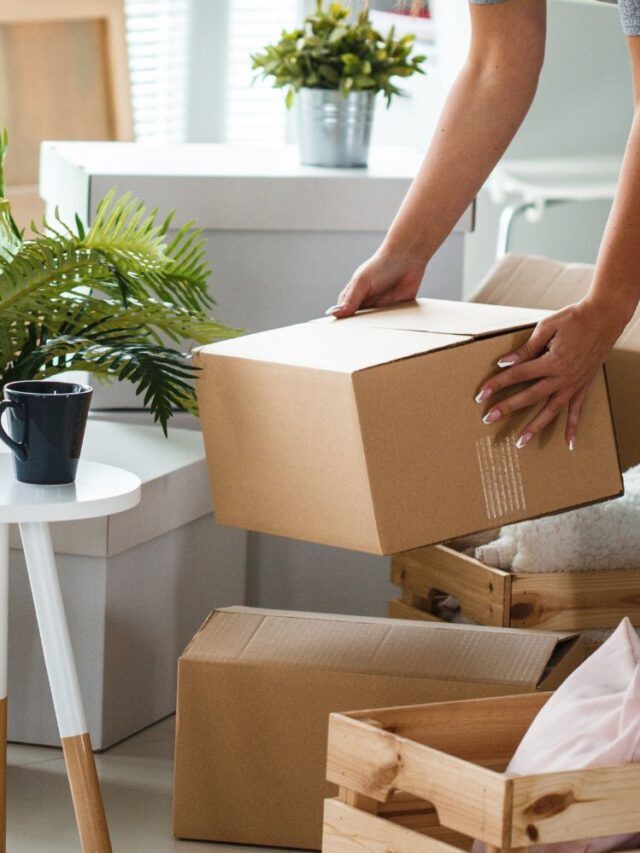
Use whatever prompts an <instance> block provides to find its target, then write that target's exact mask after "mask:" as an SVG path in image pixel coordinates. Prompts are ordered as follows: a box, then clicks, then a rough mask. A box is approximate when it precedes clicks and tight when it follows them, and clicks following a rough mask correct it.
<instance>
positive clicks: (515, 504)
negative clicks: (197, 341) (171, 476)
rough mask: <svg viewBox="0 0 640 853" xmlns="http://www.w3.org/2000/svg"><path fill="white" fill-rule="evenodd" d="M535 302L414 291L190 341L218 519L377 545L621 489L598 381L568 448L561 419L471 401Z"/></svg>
mask: <svg viewBox="0 0 640 853" xmlns="http://www.w3.org/2000/svg"><path fill="white" fill-rule="evenodd" d="M545 315H546V312H543V311H538V310H532V309H523V308H508V307H505V306H491V305H481V304H469V303H461V302H449V301H446V300H431V299H425V300H417V301H415V302H411V303H404V304H402V305H398V306H395V307H393V308H389V309H384V310H378V311H369V312H365V313H362V314H359V315H357V316H355V317H353V318H350V319H347V320H340V321H336V320H334V319H333V318H327V320H326V321H316V322H311V323H303V324H299V325H296V326H289V327H286V328H283V329H276V330H273V331H270V332H262V333H259V334H256V335H247V336H245V337H242V338H236V339H234V340H231V341H224V342H220V343H216V344H212V345H209V346H206V347H203V348H201V349H200V350H199V352H198V355H197V363H198V365H199V366H200V367H201V368H202V372H201V374H200V377H199V380H198V399H199V402H200V411H201V419H202V426H203V432H204V437H205V447H206V451H207V459H208V464H209V471H210V477H211V482H212V487H213V497H214V506H215V509H216V516H217V518H218V521H219V522H221V523H222V524H229V525H232V526H236V527H243V528H247V529H249V530H257V531H260V532H263V533H274V534H278V535H282V536H289V537H292V538H294V539H303V540H309V541H313V542H320V543H323V544H326V545H336V546H339V547H343V548H352V549H356V550H359V551H365V552H369V553H376V554H391V553H396V552H398V551H405V550H408V549H410V548H415V547H419V546H422V545H426V544H432V543H435V542H441V541H443V540H447V539H451V538H454V537H456V536H461V535H463V534H467V533H471V532H475V531H479V530H485V529H488V528H492V527H496V526H498V525H501V524H510V523H512V522H514V521H519V520H521V519H524V518H531V517H533V516H538V515H543V514H545V513H549V512H553V511H556V510H561V509H567V508H568V507H571V506H576V505H579V504H585V503H589V502H592V501H596V500H599V499H602V498H607V497H611V496H614V495H617V494H619V493H620V492H621V488H622V484H621V476H620V470H619V466H618V460H617V451H616V445H615V437H614V433H613V427H612V423H611V415H610V407H609V402H608V397H607V389H606V383H605V379H604V375H603V373H600V374H599V375H598V376H597V378H596V380H595V382H594V384H593V387H592V389H591V391H590V393H589V396H588V398H587V401H586V404H585V408H584V412H583V416H582V425H581V431H580V443H579V447H578V449H577V450H576V451H575V452H573V453H571V452H570V451H569V450H568V449H567V445H566V443H565V439H564V424H563V423H561V422H560V420H558V421H556V422H555V423H554V424H552V425H551V426H549V427H548V428H547V429H546V430H545V431H544V434H543V435H542V436H541V437H539V438H537V439H535V440H534V441H533V442H532V443H531V444H530V445H529V446H528V447H527V448H526V449H523V450H522V451H518V450H516V448H515V438H516V436H517V435H518V433H519V431H520V430H521V429H522V428H523V427H524V425H525V424H526V423H527V421H528V419H530V418H531V411H525V412H521V413H518V414H517V415H516V416H513V417H511V418H508V419H507V420H506V421H505V422H500V421H498V423H496V424H493V425H490V426H487V425H485V424H483V423H482V421H481V415H482V413H483V410H484V409H486V408H487V407H486V406H485V407H482V406H479V405H478V404H477V403H476V402H475V401H474V397H475V395H476V394H477V391H478V388H479V387H480V385H481V383H482V381H483V380H484V379H485V378H486V377H487V376H489V375H490V374H491V373H492V372H494V371H496V370H497V367H496V362H497V361H498V359H499V358H500V357H501V356H502V355H504V354H506V353H508V352H511V351H512V350H513V349H514V348H516V347H517V346H519V345H520V344H521V343H523V342H524V340H525V339H526V338H527V336H528V335H529V334H530V330H531V328H532V327H533V326H534V325H535V323H536V322H537V321H538V320H539V319H540V318H541V317H543V316H545Z"/></svg>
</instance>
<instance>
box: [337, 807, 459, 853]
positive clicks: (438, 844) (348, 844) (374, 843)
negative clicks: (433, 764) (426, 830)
mask: <svg viewBox="0 0 640 853" xmlns="http://www.w3.org/2000/svg"><path fill="white" fill-rule="evenodd" d="M460 849H461V848H459V847H457V846H454V845H452V844H448V843H446V842H445V841H442V840H439V839H437V838H434V837H432V836H428V835H423V834H421V833H417V832H415V831H414V830H411V829H407V828H406V827H403V826H400V825H399V824H397V823H394V822H392V821H390V820H385V819H383V818H379V817H376V816H375V815H372V814H369V813H368V812H363V811H359V810H358V809H355V808H353V807H352V806H348V805H346V804H345V803H342V802H340V800H325V805H324V831H323V838H322V853H388V851H392V850H397V851H403V853H404V851H406V853H458V851H459V850H460ZM462 849H464V848H462Z"/></svg>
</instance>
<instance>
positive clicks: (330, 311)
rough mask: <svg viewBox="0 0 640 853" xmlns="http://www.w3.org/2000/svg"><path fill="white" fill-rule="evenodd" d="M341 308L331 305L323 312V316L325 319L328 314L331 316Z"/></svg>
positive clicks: (340, 306) (341, 306)
mask: <svg viewBox="0 0 640 853" xmlns="http://www.w3.org/2000/svg"><path fill="white" fill-rule="evenodd" d="M343 307H344V306H343V305H332V306H331V308H327V310H326V311H325V312H324V315H325V317H326V316H327V315H328V314H333V312H334V311H339V310H340V309H341V308H343Z"/></svg>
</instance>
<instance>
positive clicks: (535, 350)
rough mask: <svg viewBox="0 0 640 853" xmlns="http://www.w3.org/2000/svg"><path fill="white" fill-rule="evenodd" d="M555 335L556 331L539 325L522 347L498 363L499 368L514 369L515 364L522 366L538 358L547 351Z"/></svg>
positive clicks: (503, 357) (542, 324) (504, 356)
mask: <svg viewBox="0 0 640 853" xmlns="http://www.w3.org/2000/svg"><path fill="white" fill-rule="evenodd" d="M554 334H555V330H554V329H551V328H549V327H548V326H546V325H544V323H538V325H537V326H536V327H535V329H534V330H533V332H532V333H531V336H530V337H529V339H528V340H527V341H525V343H524V344H522V346H521V347H518V349H516V350H514V351H513V352H510V353H509V354H508V355H503V356H502V358H501V359H500V360H499V361H498V367H513V365H514V364H521V363H522V362H524V361H531V360H532V359H534V358H537V357H538V356H539V355H541V354H542V353H543V352H544V351H545V349H546V348H547V346H548V344H549V342H550V340H551V339H552V338H553V336H554Z"/></svg>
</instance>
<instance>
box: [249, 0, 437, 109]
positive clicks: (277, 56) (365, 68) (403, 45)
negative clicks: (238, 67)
mask: <svg viewBox="0 0 640 853" xmlns="http://www.w3.org/2000/svg"><path fill="white" fill-rule="evenodd" d="M354 14H355V13H352V9H351V8H350V7H348V6H346V5H344V4H343V3H336V2H332V3H330V4H329V6H328V8H326V7H325V4H324V2H322V0H317V2H316V9H315V12H314V13H312V14H310V15H308V16H307V17H306V18H305V20H304V26H303V28H301V29H297V30H294V31H292V32H291V33H286V32H283V33H282V35H281V38H280V41H278V42H277V43H275V44H270V45H267V46H266V47H265V48H264V49H263V50H262V51H261V52H260V53H257V54H252V56H251V61H252V67H253V69H254V70H255V71H257V76H258V77H262V78H271V79H272V80H273V85H274V86H275V87H276V88H286V89H287V95H286V105H287V108H290V107H291V105H292V102H293V94H292V89H293V90H295V91H298V90H299V89H301V88H303V87H308V88H323V89H336V90H339V91H340V92H341V93H342V94H343V95H345V96H346V95H347V94H348V93H349V92H350V91H352V90H367V91H373V92H380V91H382V92H384V93H385V97H386V99H387V103H389V102H390V101H391V97H392V96H393V95H396V94H398V93H399V92H400V90H398V89H396V88H395V87H391V84H390V83H389V77H393V76H399V77H410V76H411V75H412V74H422V73H424V72H423V70H422V68H421V67H420V66H421V65H422V63H423V62H424V61H425V57H423V56H416V57H411V51H412V46H413V41H414V37H413V36H411V35H405V36H402V37H401V38H400V39H396V38H395V31H394V28H393V27H391V29H390V30H389V32H388V34H387V35H386V36H385V37H383V36H382V35H381V34H380V33H379V32H378V31H377V30H376V29H374V28H373V27H372V25H371V22H370V20H369V12H368V6H367V5H365V6H364V8H362V9H361V11H360V12H359V13H358V14H357V15H356V17H355V21H353V20H350V17H351V19H352V18H353V16H354ZM348 79H351V82H346V81H347V80H348ZM371 81H373V82H371Z"/></svg>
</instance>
